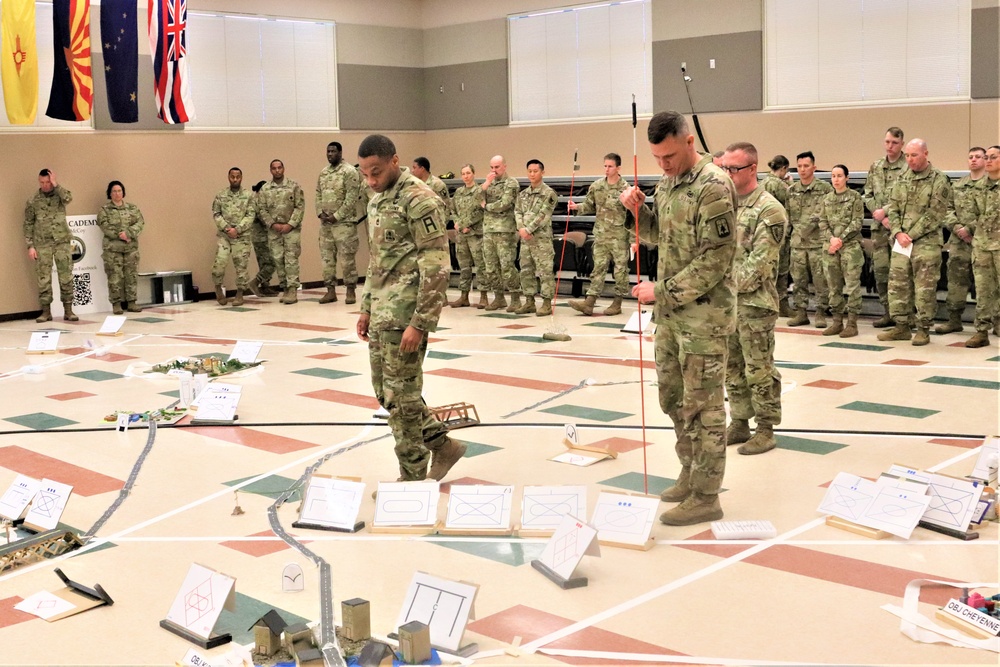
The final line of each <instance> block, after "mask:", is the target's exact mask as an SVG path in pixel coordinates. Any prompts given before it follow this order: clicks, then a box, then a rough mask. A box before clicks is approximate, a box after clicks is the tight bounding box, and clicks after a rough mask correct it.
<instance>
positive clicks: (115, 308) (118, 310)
mask: <svg viewBox="0 0 1000 667" xmlns="http://www.w3.org/2000/svg"><path fill="white" fill-rule="evenodd" d="M111 312H112V313H114V314H115V315H121V314H122V313H124V312H125V311H124V310H122V302H121V301H112V302H111Z"/></svg>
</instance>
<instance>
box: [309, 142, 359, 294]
mask: <svg viewBox="0 0 1000 667" xmlns="http://www.w3.org/2000/svg"><path fill="white" fill-rule="evenodd" d="M326 159H327V161H328V162H329V163H330V164H329V165H328V166H327V167H325V168H324V169H323V171H321V172H320V174H319V179H317V181H316V214H317V215H318V216H319V221H320V227H319V256H320V259H321V260H322V262H323V283H324V284H325V285H326V294H324V295H323V296H322V297H320V300H319V302H320V303H332V302H334V301H336V300H337V264H338V263H339V264H340V270H341V273H343V276H344V285H345V286H346V290H347V295H346V296H345V297H344V303H347V304H352V303H354V302H355V301H357V297H356V296H355V290H356V289H357V286H358V263H357V254H358V247H359V245H360V244H359V241H358V207H357V202H358V196H359V190H360V188H361V177H360V176H358V171H357V169H355V168H354V167H352V166H351V165H349V164H347V163H346V162H344V160H343V147H342V146H341V145H340V142H338V141H331V142H330V143H329V144H327V146H326Z"/></svg>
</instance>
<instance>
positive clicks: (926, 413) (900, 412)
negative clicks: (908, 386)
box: [838, 401, 940, 419]
mask: <svg viewBox="0 0 1000 667" xmlns="http://www.w3.org/2000/svg"><path fill="white" fill-rule="evenodd" d="M838 407H839V408H840V409H841V410H854V411H856V412H870V413H872V414H876V415H892V416H894V417H909V418H911V419H924V418H925V417H930V416H931V415H936V414H937V413H938V412H940V411H939V410H925V409H923V408H910V407H907V406H905V405H889V404H886V403H867V402H865V401H854V402H853V403H848V404H846V405H841V406H838Z"/></svg>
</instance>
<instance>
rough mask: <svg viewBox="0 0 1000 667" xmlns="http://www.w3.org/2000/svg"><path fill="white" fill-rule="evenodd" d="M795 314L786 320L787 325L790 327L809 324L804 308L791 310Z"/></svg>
mask: <svg viewBox="0 0 1000 667" xmlns="http://www.w3.org/2000/svg"><path fill="white" fill-rule="evenodd" d="M793 312H794V313H795V314H794V315H793V316H792V318H791V319H790V320H788V326H790V327H801V326H802V325H803V324H809V316H808V315H806V311H805V310H796V311H793Z"/></svg>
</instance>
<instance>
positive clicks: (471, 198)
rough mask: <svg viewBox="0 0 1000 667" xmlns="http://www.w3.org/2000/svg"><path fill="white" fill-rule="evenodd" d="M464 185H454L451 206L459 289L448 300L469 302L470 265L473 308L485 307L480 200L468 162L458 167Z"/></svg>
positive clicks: (456, 305)
mask: <svg viewBox="0 0 1000 667" xmlns="http://www.w3.org/2000/svg"><path fill="white" fill-rule="evenodd" d="M461 173H462V182H463V183H465V185H464V186H462V187H460V188H456V190H455V194H454V195H452V199H451V206H452V210H453V211H454V216H455V254H456V255H457V256H458V268H459V271H460V273H459V276H458V289H459V290H460V291H461V292H462V294H461V296H459V297H458V298H457V299H455V300H454V301H451V302H449V303H448V305H449V306H451V307H452V308H463V307H465V306H470V305H472V304H470V303H469V291H471V290H472V269H473V267H475V269H476V283H477V284H478V286H479V287H478V289H479V303H477V304H476V308H486V304H487V300H488V293H487V291H486V288H485V284H484V283H483V201H484V193H483V190H482V188H480V187H479V186H478V185H477V184H476V170H475V168H474V167H473V166H472V165H471V164H467V165H465V166H463V167H462V172H461Z"/></svg>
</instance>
